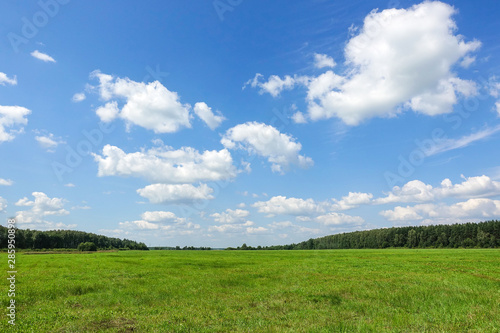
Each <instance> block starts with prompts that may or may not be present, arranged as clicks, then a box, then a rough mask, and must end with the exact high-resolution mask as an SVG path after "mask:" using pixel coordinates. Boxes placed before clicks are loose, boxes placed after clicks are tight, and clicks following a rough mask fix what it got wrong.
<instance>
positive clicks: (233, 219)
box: [210, 208, 250, 224]
mask: <svg viewBox="0 0 500 333" xmlns="http://www.w3.org/2000/svg"><path fill="white" fill-rule="evenodd" d="M249 215H250V212H249V211H248V210H244V209H236V210H232V209H229V208H228V209H226V211H225V212H222V213H215V214H212V215H210V216H211V217H213V219H214V221H215V222H218V223H224V224H233V223H245V222H246V221H247V220H246V218H247V217H248V216H249Z"/></svg>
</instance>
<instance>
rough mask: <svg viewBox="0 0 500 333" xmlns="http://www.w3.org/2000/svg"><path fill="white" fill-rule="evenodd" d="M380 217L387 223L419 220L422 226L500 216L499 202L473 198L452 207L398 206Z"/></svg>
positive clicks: (385, 211)
mask: <svg viewBox="0 0 500 333" xmlns="http://www.w3.org/2000/svg"><path fill="white" fill-rule="evenodd" d="M380 215H382V216H383V217H385V218H386V219H387V220H389V221H418V220H421V221H422V223H423V224H432V223H435V224H440V223H443V222H445V223H449V222H450V220H451V221H454V222H455V223H456V222H465V221H468V220H480V219H490V218H496V217H498V216H499V215H500V200H492V199H486V198H475V199H469V200H467V201H463V202H458V203H455V204H452V205H446V204H444V203H440V204H434V203H427V204H419V205H415V206H406V207H400V206H398V207H395V208H394V209H393V210H384V211H382V212H380Z"/></svg>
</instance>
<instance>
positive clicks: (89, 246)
mask: <svg viewBox="0 0 500 333" xmlns="http://www.w3.org/2000/svg"><path fill="white" fill-rule="evenodd" d="M78 250H79V251H97V246H96V245H95V244H94V243H92V242H85V243H80V244H79V245H78Z"/></svg>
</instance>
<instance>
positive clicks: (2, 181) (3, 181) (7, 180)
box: [0, 178, 14, 186]
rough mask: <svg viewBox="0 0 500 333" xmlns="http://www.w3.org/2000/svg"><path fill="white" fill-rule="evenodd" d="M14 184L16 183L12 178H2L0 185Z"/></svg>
mask: <svg viewBox="0 0 500 333" xmlns="http://www.w3.org/2000/svg"><path fill="white" fill-rule="evenodd" d="M12 184H14V182H13V181H12V180H10V179H3V178H0V185H3V186H11V185H12Z"/></svg>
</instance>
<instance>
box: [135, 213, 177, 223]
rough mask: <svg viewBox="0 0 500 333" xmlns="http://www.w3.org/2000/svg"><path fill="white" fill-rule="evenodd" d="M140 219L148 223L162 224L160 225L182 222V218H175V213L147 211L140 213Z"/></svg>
mask: <svg viewBox="0 0 500 333" xmlns="http://www.w3.org/2000/svg"><path fill="white" fill-rule="evenodd" d="M141 218H142V219H143V220H145V221H148V222H162V223H172V222H176V223H180V222H184V221H185V219H184V218H180V217H177V215H175V213H172V212H165V211H147V212H144V213H142V215H141Z"/></svg>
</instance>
